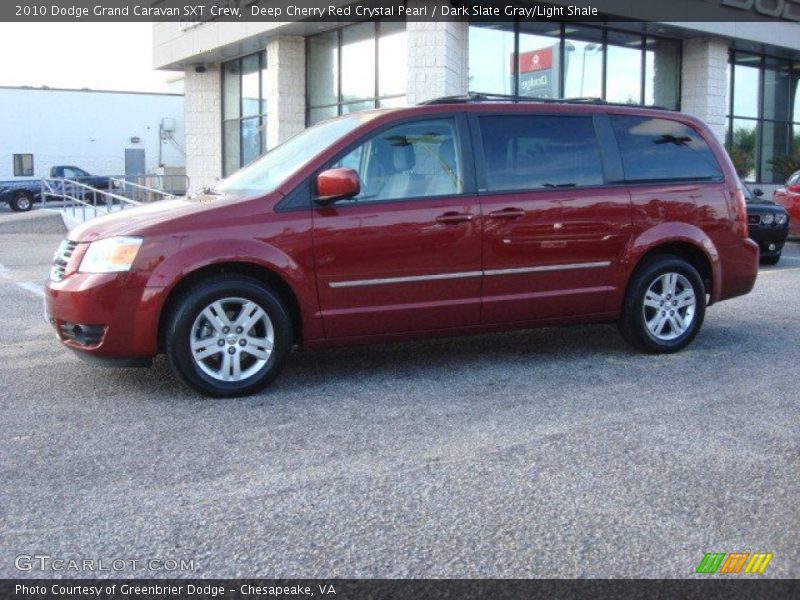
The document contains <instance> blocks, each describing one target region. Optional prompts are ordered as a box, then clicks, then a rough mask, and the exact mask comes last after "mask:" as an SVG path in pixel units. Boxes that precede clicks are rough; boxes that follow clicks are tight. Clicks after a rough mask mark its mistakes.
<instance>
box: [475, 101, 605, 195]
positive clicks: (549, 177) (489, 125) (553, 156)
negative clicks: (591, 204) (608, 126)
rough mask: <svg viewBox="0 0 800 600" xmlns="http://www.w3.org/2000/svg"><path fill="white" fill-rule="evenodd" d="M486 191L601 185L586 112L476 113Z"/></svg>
mask: <svg viewBox="0 0 800 600" xmlns="http://www.w3.org/2000/svg"><path fill="white" fill-rule="evenodd" d="M478 122H479V123H480V130H481V138H482V140H483V154H484V158H485V165H486V188H487V190H488V191H490V192H496V191H503V190H529V189H548V188H569V187H578V186H588V185H602V183H603V167H602V163H601V162H600V150H599V148H598V144H597V138H596V137H595V132H594V124H593V123H592V118H591V117H553V116H528V115H524V116H506V115H504V116H496V117H494V116H493V117H479V118H478Z"/></svg>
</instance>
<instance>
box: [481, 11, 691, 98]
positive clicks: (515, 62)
mask: <svg viewBox="0 0 800 600" xmlns="http://www.w3.org/2000/svg"><path fill="white" fill-rule="evenodd" d="M680 56H681V43H680V41H678V40H669V39H664V38H655V37H652V36H644V35H641V34H638V33H625V32H622V31H617V30H616V29H614V28H610V27H607V28H603V27H599V26H598V27H592V26H588V25H586V26H584V25H577V24H573V23H552V22H544V21H538V22H537V21H530V22H528V21H520V22H517V23H483V22H473V23H470V27H469V91H470V92H474V93H480V92H484V93H489V94H507V95H516V96H519V97H528V98H602V99H605V100H607V101H609V102H618V103H623V104H645V105H658V106H664V107H666V108H673V109H677V108H678V105H679V97H680V92H679V90H680Z"/></svg>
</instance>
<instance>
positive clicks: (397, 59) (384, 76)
mask: <svg viewBox="0 0 800 600" xmlns="http://www.w3.org/2000/svg"><path fill="white" fill-rule="evenodd" d="M407 46H408V41H407V36H406V27H405V23H391V22H386V23H381V30H380V37H379V38H378V96H379V97H382V96H405V93H406V77H407V76H408V69H407V62H408V61H407V58H408V52H407V51H406V48H407Z"/></svg>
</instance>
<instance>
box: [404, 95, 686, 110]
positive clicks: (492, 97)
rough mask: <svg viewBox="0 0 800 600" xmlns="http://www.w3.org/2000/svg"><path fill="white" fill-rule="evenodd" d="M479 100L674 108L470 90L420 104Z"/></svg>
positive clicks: (465, 102)
mask: <svg viewBox="0 0 800 600" xmlns="http://www.w3.org/2000/svg"><path fill="white" fill-rule="evenodd" d="M478 102H511V103H513V104H523V103H532V104H596V105H601V106H624V107H628V108H636V107H638V108H651V109H654V110H670V111H671V110H672V109H671V108H667V107H665V106H641V105H639V104H625V103H623V102H608V101H607V100H603V99H602V98H540V97H538V96H512V95H510V94H490V93H484V92H468V93H467V94H464V95H462V96H442V97H440V98H433V99H431V100H426V101H424V102H420V103H419V104H420V105H430V104H473V103H478Z"/></svg>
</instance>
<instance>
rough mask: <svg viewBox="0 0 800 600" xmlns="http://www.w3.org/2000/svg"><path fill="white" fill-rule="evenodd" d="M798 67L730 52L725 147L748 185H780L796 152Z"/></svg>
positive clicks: (799, 145) (799, 147)
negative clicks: (728, 102)
mask: <svg viewBox="0 0 800 600" xmlns="http://www.w3.org/2000/svg"><path fill="white" fill-rule="evenodd" d="M798 80H800V65H797V64H792V63H791V62H790V61H787V60H783V59H780V58H773V57H769V56H760V55H755V54H747V53H743V52H732V53H731V61H730V64H729V66H728V99H729V101H730V100H732V102H730V104H729V106H730V107H731V114H729V115H728V122H729V124H728V132H727V145H728V150H729V152H730V155H731V158H732V159H733V163H734V166H736V170H737V172H738V173H739V175H740V176H742V177H743V178H745V180H747V181H759V182H763V183H783V182H784V181H785V180H786V178H787V177H788V175H789V174H790V171H791V170H792V161H791V160H789V157H791V156H792V155H793V154H796V153H798V152H800V139H798V135H797V133H798V132H800V125H798V124H797V118H798V117H797V114H798V97H797V94H798V91H797V87H798Z"/></svg>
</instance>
